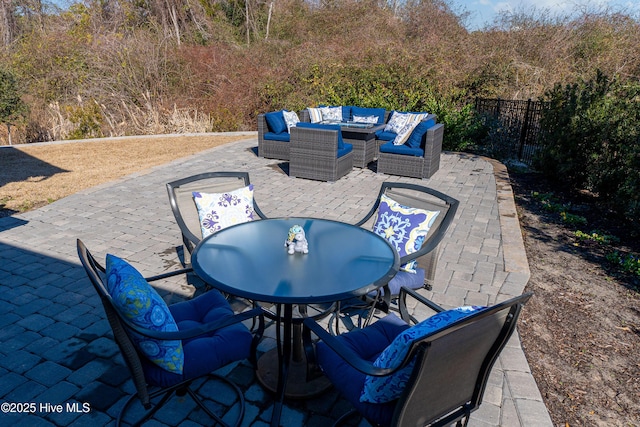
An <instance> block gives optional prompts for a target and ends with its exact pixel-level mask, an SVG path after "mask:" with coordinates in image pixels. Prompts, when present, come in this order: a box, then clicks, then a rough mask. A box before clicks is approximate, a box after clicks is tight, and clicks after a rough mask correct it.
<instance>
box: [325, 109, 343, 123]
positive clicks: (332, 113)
mask: <svg viewBox="0 0 640 427" xmlns="http://www.w3.org/2000/svg"><path fill="white" fill-rule="evenodd" d="M320 111H321V112H322V121H324V122H341V121H342V107H320Z"/></svg>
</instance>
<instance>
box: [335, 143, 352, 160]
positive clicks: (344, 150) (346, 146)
mask: <svg viewBox="0 0 640 427" xmlns="http://www.w3.org/2000/svg"><path fill="white" fill-rule="evenodd" d="M352 151H353V144H347V143H344V147H342V148H338V158H340V157H342V156H344V155H345V154H347V153H350V152H352Z"/></svg>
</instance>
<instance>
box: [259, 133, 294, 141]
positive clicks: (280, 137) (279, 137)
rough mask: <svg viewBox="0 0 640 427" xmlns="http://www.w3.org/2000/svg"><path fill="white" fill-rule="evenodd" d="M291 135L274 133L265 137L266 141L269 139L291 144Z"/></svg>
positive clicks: (266, 134)
mask: <svg viewBox="0 0 640 427" xmlns="http://www.w3.org/2000/svg"><path fill="white" fill-rule="evenodd" d="M290 137H291V135H289V132H282V133H273V132H267V133H265V134H264V135H263V138H264V139H268V140H270V141H282V142H289V141H290V140H291V138H290Z"/></svg>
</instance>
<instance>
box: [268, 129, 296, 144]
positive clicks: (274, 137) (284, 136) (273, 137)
mask: <svg viewBox="0 0 640 427" xmlns="http://www.w3.org/2000/svg"><path fill="white" fill-rule="evenodd" d="M296 126H297V125H296ZM262 137H263V138H264V139H267V140H269V141H283V142H289V141H290V139H291V138H290V135H289V133H288V132H282V133H273V132H267V133H265V134H264V135H262Z"/></svg>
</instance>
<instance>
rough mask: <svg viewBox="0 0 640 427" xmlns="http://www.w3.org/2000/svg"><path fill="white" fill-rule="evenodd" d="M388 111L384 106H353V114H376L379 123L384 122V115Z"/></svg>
mask: <svg viewBox="0 0 640 427" xmlns="http://www.w3.org/2000/svg"><path fill="white" fill-rule="evenodd" d="M386 112H387V110H385V109H384V108H367V107H351V116H352V117H353V116H376V117H378V124H379V125H381V124H383V123H384V115H385V113H386Z"/></svg>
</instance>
